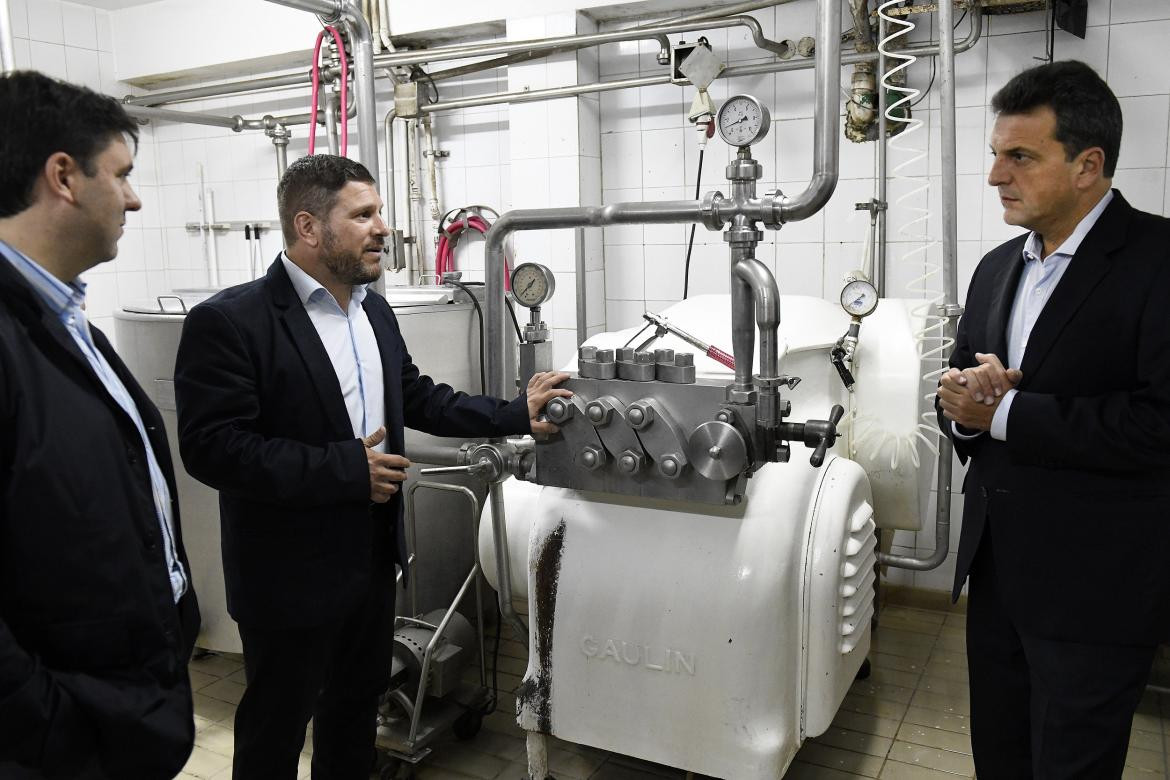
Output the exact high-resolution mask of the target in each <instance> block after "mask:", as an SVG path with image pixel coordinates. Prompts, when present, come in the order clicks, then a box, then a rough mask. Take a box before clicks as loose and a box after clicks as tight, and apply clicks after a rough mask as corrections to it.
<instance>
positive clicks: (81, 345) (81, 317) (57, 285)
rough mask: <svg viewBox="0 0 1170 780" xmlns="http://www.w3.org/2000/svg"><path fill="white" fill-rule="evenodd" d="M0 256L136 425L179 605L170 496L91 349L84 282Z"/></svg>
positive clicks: (182, 582) (129, 407) (127, 406)
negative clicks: (63, 278) (54, 318)
mask: <svg viewBox="0 0 1170 780" xmlns="http://www.w3.org/2000/svg"><path fill="white" fill-rule="evenodd" d="M0 256H2V257H4V258H5V259H6V260H7V261H8V262H9V263H11V264H12V266H13V267H14V268H15V269H16V270H17V271H18V272H20V275H21V276H23V277H24V279H25V281H27V282H28V283H29V286H31V287H32V288H33V290H34V291H35V292H36V293H37V295H38V296H39V297H40V299H41V301H42V302H43V303H44V304H45V307H46V308H47V309H48V310H49V311H51V312H53V313H54V314H56V315H57V317H58V319H60V321H61V324H62V325H64V326H65V329H66V330H67V331H69V335H70V336H72V337H73V341H74V342H75V343H76V344H77V348H78V349H79V350H81V354H82V355H85V359H86V360H87V361H88V362H89V365H90V368H92V369H93V372H94V373H95V374H97V377H98V379H100V380H101V382H102V385H103V386H104V387H105V388H106V392H108V393H109V394H110V397H111V398H113V399H114V401H115V402H116V403H117V404H118V406H120V407H122V410H123V411H124V412H126V414H127V415H128V416H129V417H130V419H131V420H133V422H134V427H136V428H137V429H138V435H139V436H140V437H141V438H142V446H143V447H144V448H145V449H146V464H147V469H148V470H149V472H150V485H151V489H152V490H151V492H152V493H153V495H154V511H155V515H156V516H157V517H158V524H159V529H160V530H161V531H162V539H163V555H164V556H165V558H166V565H167V572H168V573H169V575H170V580H171V593H172V594H173V596H174V599H175V603H176V604H177V603H178V602H179V599H180V598H182V596H183V594H184V593H186V592H187V587H188V580H187V572H186V571H184V569H183V564H182V563H181V562H180V561H179V556H178V553H177V551H176V549H175V532H174V527H175V525H174V518H173V516H172V514H171V491H170V488H169V487H167V480H166V477H165V476H164V475H163V472H162V468H161V467H160V466H159V465H158V459H157V458H156V457H155V455H154V450H153V449H152V448H151V446H150V439H149V438H148V437H147V435H146V426H145V425H144V424H143V422H142V416H141V415H140V414H139V413H138V407H137V406H135V404H134V399H133V398H131V397H130V393H129V392H128V391H127V390H126V386H125V385H124V384H122V380H121V379H119V378H118V375H117V374H115V373H114V369H113V368H111V367H110V364H109V363H108V362H107V361H106V358H105V356H104V355H102V353H101V352H100V351H99V350H98V348H97V347H96V346H95V345H94V342H93V335H92V334H91V333H90V332H89V321H88V320H86V318H85V311H84V310H83V309H82V308H81V307H82V305H83V304H84V302H85V282H83V281H81V278H80V277H78V278H77V279H74V280H73V281H72V282H70V283H69V284H65V283H64V282H62V281H61V280H60V279H58V278H57V277H55V276H53V275H52V274H51V273H49V272H48V271H46V270H45V269H44V268H42V267H41V266H40V265H38V264H37V263H35V262H34V261H33V260H32V259H31V258H29V257H28V256H26V255H24V254H23V253H21V252H19V251H17V250H16V249H14V248H12V247H11V246H9V245H8V244H6V243H5V242H3V241H0Z"/></svg>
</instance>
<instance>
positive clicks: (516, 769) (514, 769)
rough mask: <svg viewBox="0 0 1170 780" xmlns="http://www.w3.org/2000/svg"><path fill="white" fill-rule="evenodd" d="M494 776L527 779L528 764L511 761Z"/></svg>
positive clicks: (505, 778) (501, 779) (508, 779)
mask: <svg viewBox="0 0 1170 780" xmlns="http://www.w3.org/2000/svg"><path fill="white" fill-rule="evenodd" d="M496 778H497V780H528V764H526V763H523V762H520V761H513V762H511V763H510V764H508V765H507V766H505V767H504V768H503V769H501V770H500V773H499V774H498V775H496ZM615 780H616V779H615Z"/></svg>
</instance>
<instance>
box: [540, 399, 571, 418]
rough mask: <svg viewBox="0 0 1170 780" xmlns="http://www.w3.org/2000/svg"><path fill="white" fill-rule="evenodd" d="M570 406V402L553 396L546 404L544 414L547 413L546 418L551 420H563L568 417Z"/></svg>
mask: <svg viewBox="0 0 1170 780" xmlns="http://www.w3.org/2000/svg"><path fill="white" fill-rule="evenodd" d="M572 408H573V406H572V404H569V403H566V402H565V401H562V400H561V399H560V398H554V399H552V400H551V401H549V402H548V406H546V407H545V414H547V415H548V419H550V420H552V421H553V422H563V421H565V420H567V419H569V416H570V415H571V414H572V412H571V411H570V410H571V409H572Z"/></svg>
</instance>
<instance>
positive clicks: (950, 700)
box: [910, 690, 971, 715]
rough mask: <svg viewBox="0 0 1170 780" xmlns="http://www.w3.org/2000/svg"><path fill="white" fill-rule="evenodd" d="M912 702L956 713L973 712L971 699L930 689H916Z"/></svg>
mask: <svg viewBox="0 0 1170 780" xmlns="http://www.w3.org/2000/svg"><path fill="white" fill-rule="evenodd" d="M910 704H911V705H913V706H915V707H924V708H926V709H928V710H939V711H940V712H950V713H953V714H955V715H970V714H971V703H970V701H967V700H960V699H956V698H954V697H953V696H945V695H943V694H940V693H931V692H930V691H923V690H918V691H915V692H914V698H913V699H911V700H910Z"/></svg>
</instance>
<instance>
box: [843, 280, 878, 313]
mask: <svg viewBox="0 0 1170 780" xmlns="http://www.w3.org/2000/svg"><path fill="white" fill-rule="evenodd" d="M877 305H878V291H877V288H876V287H874V286H873V285H872V284H870V283H869V282H867V281H866V280H865V279H854V280H853V281H851V282H849V283H848V284H846V285H845V287H844V288H842V290H841V308H842V309H844V310H845V312H846V313H847V314H849V315H851V316H853V317H865V316H866V315H869V314H871V313H873V310H874V309H876V308H877Z"/></svg>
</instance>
